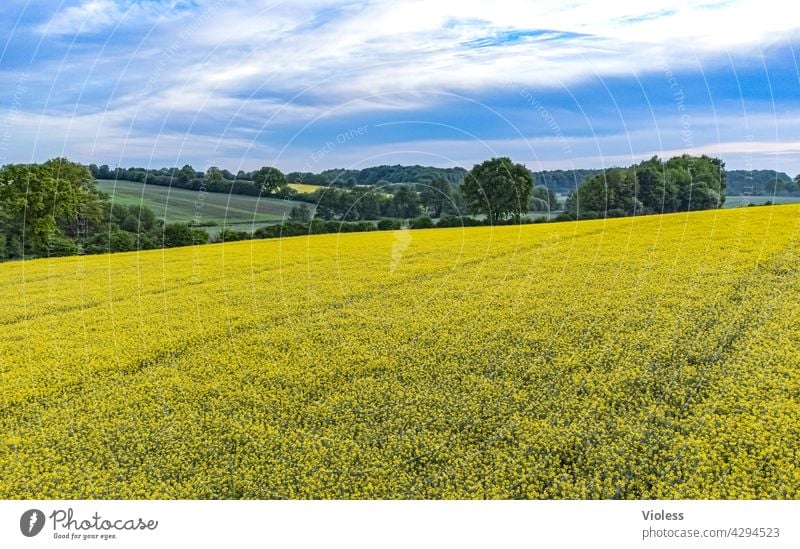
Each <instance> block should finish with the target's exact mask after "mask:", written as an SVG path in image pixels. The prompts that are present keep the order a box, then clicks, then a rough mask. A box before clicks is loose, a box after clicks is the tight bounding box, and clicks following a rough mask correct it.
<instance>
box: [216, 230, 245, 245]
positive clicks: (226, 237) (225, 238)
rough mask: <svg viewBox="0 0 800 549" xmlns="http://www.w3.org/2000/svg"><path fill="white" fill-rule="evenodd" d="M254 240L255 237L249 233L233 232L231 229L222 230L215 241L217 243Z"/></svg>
mask: <svg viewBox="0 0 800 549" xmlns="http://www.w3.org/2000/svg"><path fill="white" fill-rule="evenodd" d="M251 238H253V235H251V234H250V233H248V232H247V231H233V230H231V229H222V230H221V231H220V232H219V234H218V235H217V237H216V238H215V239H214V241H215V242H236V241H238V240H250V239H251Z"/></svg>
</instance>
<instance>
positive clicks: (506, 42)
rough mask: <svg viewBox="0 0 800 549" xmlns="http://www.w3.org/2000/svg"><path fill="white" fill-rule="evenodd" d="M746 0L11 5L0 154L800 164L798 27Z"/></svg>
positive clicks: (546, 164) (4, 10)
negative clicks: (687, 158)
mask: <svg viewBox="0 0 800 549" xmlns="http://www.w3.org/2000/svg"><path fill="white" fill-rule="evenodd" d="M785 6H786V4H785V3H778V2H775V3H772V4H771V3H770V2H765V1H763V0H761V1H754V0H741V1H733V0H731V1H713V0H710V1H703V0H700V1H688V2H676V1H660V0H654V1H643V2H626V3H619V4H616V3H613V2H596V1H595V2H586V1H581V0H573V1H564V0H560V1H551V0H544V1H535V2H533V1H516V0H503V1H500V2H485V1H483V2H481V1H466V0H465V1H459V2H450V1H430V0H429V1H426V2H417V1H380V2H363V1H361V2H331V1H323V0H298V1H291V2H288V1H287V2H279V1H260V0H249V1H245V0H170V1H167V0H139V1H133V0H63V1H50V0H38V1H36V2H33V1H18V0H5V1H4V3H3V4H2V5H0V20H1V21H2V24H0V48H2V49H0V81H2V83H3V84H2V87H0V164H4V163H9V162H30V161H41V160H44V159H47V158H50V157H53V156H59V155H65V156H67V157H69V158H71V159H73V160H76V161H79V162H84V163H92V162H93V163H96V164H109V165H112V166H115V165H122V166H150V167H161V166H173V165H183V164H187V163H188V164H192V165H193V166H195V168H197V169H203V168H206V167H208V166H212V165H216V166H220V167H226V168H228V169H230V170H232V171H236V170H238V169H245V170H250V169H253V168H256V167H259V166H262V165H267V164H269V165H275V166H278V167H279V168H281V169H282V170H284V171H287V172H288V171H292V170H307V171H321V170H323V169H327V168H333V167H366V166H371V165H377V164H394V163H403V164H416V163H418V164H430V165H437V166H463V167H465V168H470V167H471V166H472V165H473V164H474V163H476V162H479V161H482V160H484V159H486V158H489V157H492V156H500V155H503V156H511V157H512V158H514V159H515V160H516V161H519V162H524V163H526V164H527V165H528V166H529V167H531V168H532V169H556V168H562V169H570V168H580V167H604V166H613V165H624V164H630V163H632V162H636V161H638V160H640V159H643V158H647V157H649V156H652V155H654V154H658V155H661V156H665V157H668V156H670V155H673V154H678V153H682V152H689V153H693V154H702V153H705V154H710V155H714V156H720V157H722V158H723V159H724V160H725V161H726V163H727V165H728V167H729V168H731V169H751V168H752V169H767V168H769V169H778V170H781V171H786V172H788V173H789V174H791V175H795V174H797V173H800V71H799V70H798V63H797V61H798V59H797V55H798V51H797V50H798V45H800V22H798V21H797V19H796V18H794V17H791V16H790V15H789V14H787V13H786V12H785Z"/></svg>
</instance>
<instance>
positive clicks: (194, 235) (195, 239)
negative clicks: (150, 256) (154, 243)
mask: <svg viewBox="0 0 800 549" xmlns="http://www.w3.org/2000/svg"><path fill="white" fill-rule="evenodd" d="M207 242H208V233H207V232H205V231H201V230H198V229H192V228H191V227H189V225H185V224H183V223H170V224H168V225H165V226H164V247H165V248H175V247H177V246H192V245H194V244H206V243H207Z"/></svg>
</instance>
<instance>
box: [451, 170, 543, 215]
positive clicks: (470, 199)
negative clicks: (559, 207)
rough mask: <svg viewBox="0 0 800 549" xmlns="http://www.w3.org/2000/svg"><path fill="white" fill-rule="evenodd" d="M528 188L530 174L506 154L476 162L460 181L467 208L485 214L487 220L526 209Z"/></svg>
mask: <svg viewBox="0 0 800 549" xmlns="http://www.w3.org/2000/svg"><path fill="white" fill-rule="evenodd" d="M532 189H533V174H532V173H531V172H530V170H528V168H526V167H525V166H524V165H522V164H514V163H513V162H512V161H511V159H510V158H508V157H500V158H492V159H491V160H486V161H485V162H483V163H481V164H476V165H475V166H474V167H473V168H472V170H470V172H469V173H468V174H467V176H466V177H465V178H464V182H463V183H462V184H461V191H462V193H463V194H464V199H465V201H466V204H467V208H468V210H469V212H470V213H478V214H480V213H482V214H486V219H487V221H488V222H489V223H490V224H494V223H496V222H497V221H500V220H503V219H507V218H509V217H513V216H521V215H523V214H524V213H525V212H527V211H528V199H529V198H530V194H531V191H532Z"/></svg>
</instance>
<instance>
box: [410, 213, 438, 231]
mask: <svg viewBox="0 0 800 549" xmlns="http://www.w3.org/2000/svg"><path fill="white" fill-rule="evenodd" d="M434 227H435V225H434V224H433V219H431V218H430V217H428V216H427V215H423V216H422V217H416V218H414V219H412V220H411V222H410V223H409V224H408V228H409V229H433V228H434Z"/></svg>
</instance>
